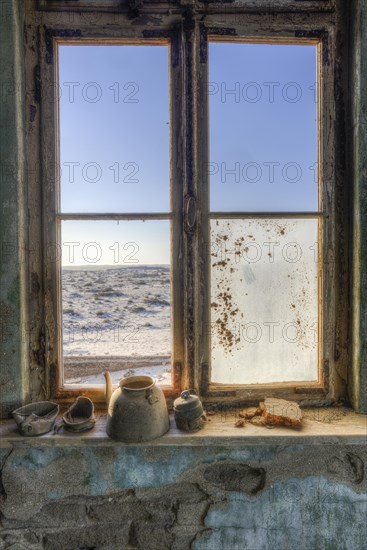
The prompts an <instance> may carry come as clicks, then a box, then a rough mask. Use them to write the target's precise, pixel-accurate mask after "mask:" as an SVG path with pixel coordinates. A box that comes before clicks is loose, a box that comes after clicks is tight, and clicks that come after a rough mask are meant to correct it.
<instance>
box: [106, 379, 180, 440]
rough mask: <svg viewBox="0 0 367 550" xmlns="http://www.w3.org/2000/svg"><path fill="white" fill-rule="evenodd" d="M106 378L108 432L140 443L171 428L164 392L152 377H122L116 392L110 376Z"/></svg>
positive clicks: (114, 436)
mask: <svg viewBox="0 0 367 550" xmlns="http://www.w3.org/2000/svg"><path fill="white" fill-rule="evenodd" d="M104 377H105V380H106V402H107V404H108V414H107V427H106V431H107V435H108V436H109V437H111V438H112V439H116V440H118V441H124V442H125V443H140V442H141V441H149V440H151V439H155V438H157V437H160V436H161V435H163V434H164V433H166V432H167V431H168V429H169V416H168V410H167V405H166V400H165V397H164V394H163V392H162V390H161V389H160V388H158V386H157V385H156V383H155V380H154V378H152V377H151V376H128V377H127V378H122V379H121V380H120V382H119V386H118V388H117V389H115V390H114V391H113V387H112V380H111V376H110V374H109V373H108V372H105V373H104Z"/></svg>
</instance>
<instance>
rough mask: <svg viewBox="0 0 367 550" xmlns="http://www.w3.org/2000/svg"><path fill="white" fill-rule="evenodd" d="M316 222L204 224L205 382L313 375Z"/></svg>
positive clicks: (293, 378)
mask: <svg viewBox="0 0 367 550" xmlns="http://www.w3.org/2000/svg"><path fill="white" fill-rule="evenodd" d="M317 235H318V220H316V219H292V220H289V219H288V220H286V219H256V220H255V219H250V220H248V219H246V220H244V219H242V220H239V219H233V220H223V219H221V220H212V222H211V325H210V329H211V381H212V382H216V383H222V384H261V383H268V382H286V381H311V380H317V378H318V335H317V334H318V333H317V327H318V262H317V252H318V247H317V240H318V236H317Z"/></svg>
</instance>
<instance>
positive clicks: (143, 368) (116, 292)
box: [61, 221, 171, 385]
mask: <svg viewBox="0 0 367 550" xmlns="http://www.w3.org/2000/svg"><path fill="white" fill-rule="evenodd" d="M61 242H62V306H63V356H64V373H65V380H66V382H68V383H86V384H90V385H95V384H99V383H103V380H104V379H103V376H102V372H103V371H104V370H106V369H108V370H111V371H113V372H114V376H115V379H116V380H117V379H118V378H122V377H123V376H126V375H129V374H150V375H151V376H153V377H154V378H156V379H157V381H158V382H159V383H162V384H165V385H170V384H171V307H170V303H171V284H170V265H169V262H170V260H169V250H170V222H168V221H145V222H143V221H123V222H121V221H120V222H119V223H117V222H115V221H65V222H63V224H62V235H61ZM108 359H109V360H111V359H113V360H114V363H113V365H112V366H111V363H109V362H107V361H106V360H108Z"/></svg>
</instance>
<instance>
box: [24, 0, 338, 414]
mask: <svg viewBox="0 0 367 550" xmlns="http://www.w3.org/2000/svg"><path fill="white" fill-rule="evenodd" d="M97 4H98V3H97ZM145 4H146V6H145V5H143V7H141V8H136V9H135V10H131V8H129V7H126V9H121V6H120V2H117V1H115V0H111V1H110V2H108V5H107V3H101V2H100V3H99V6H98V5H96V3H95V2H93V7H91V5H88V0H83V1H82V2H66V1H62V0H53V1H46V0H42V1H40V2H39V11H37V10H35V11H30V12H29V13H28V14H27V19H28V20H27V21H26V23H28V25H29V28H30V31H28V32H30V34H32V36H33V39H32V40H30V41H29V42H28V47H27V49H26V61H27V81H28V82H29V83H31V82H32V83H34V101H35V102H36V103H38V105H39V111H40V113H39V114H37V115H36V116H35V119H36V120H35V121H34V124H33V126H32V134H29V159H30V165H34V159H37V158H38V159H40V161H41V165H42V168H41V169H40V167H39V166H38V165H36V168H35V170H34V174H32V178H33V185H30V204H34V205H35V211H34V212H31V221H30V235H31V236H33V238H34V239H35V240H36V242H39V243H46V242H47V241H50V240H51V242H52V241H53V242H58V241H57V237H58V235H57V229H56V226H55V225H53V222H52V221H51V223H50V219H51V220H52V217H53V216H54V217H55V213H56V212H55V209H53V208H52V202H53V201H54V192H53V190H52V182H50V181H49V180H47V177H46V174H47V166H50V164H51V165H52V163H50V158H51V159H52V154H51V157H50V156H49V154H48V151H49V144H50V143H54V144H56V133H55V127H56V126H55V125H54V124H52V120H53V118H52V117H53V115H52V110H53V106H51V108H50V105H48V106H47V105H46V104H45V101H44V97H45V95H44V90H45V89H46V88H47V86H50V84H52V82H55V78H56V73H55V64H54V51H55V43H56V42H57V41H58V40H65V39H66V38H67V39H74V40H79V37H80V38H82V39H83V40H88V39H89V40H101V41H103V40H107V41H109V40H112V41H114V40H115V41H120V42H121V41H122V40H127V41H134V40H147V39H155V40H158V39H168V40H171V41H174V42H175V44H176V46H177V49H176V55H177V57H176V58H175V68H172V63H171V71H173V72H176V76H175V78H173V79H172V82H173V81H174V82H175V84H174V87H173V89H172V97H175V101H172V103H171V116H172V121H173V127H174V130H173V135H172V140H173V141H174V142H175V143H176V144H177V147H176V148H173V149H174V151H172V154H173V155H174V156H173V158H172V165H173V166H174V167H175V174H173V177H174V178H177V180H176V181H180V185H181V193H178V195H179V196H178V199H177V203H176V205H175V208H177V212H179V214H178V215H177V218H176V220H177V224H180V230H179V231H181V233H180V234H181V235H182V242H181V241H180V243H179V246H178V247H177V248H176V247H172V250H173V251H174V256H175V260H174V261H175V262H177V265H178V259H179V256H180V253H181V252H182V254H183V257H184V266H183V269H182V270H178V272H177V275H178V276H180V283H179V284H180V288H181V289H183V292H184V296H185V299H184V304H183V308H182V309H180V311H179V312H178V310H176V311H177V314H175V319H174V323H175V325H176V326H177V330H180V331H181V334H185V342H182V341H181V342H178V341H177V340H176V342H175V343H174V364H173V380H174V384H173V387H172V389H171V390H168V391H166V395H167V398H168V399H169V400H171V399H172V398H173V396H174V395H177V392H178V391H179V389H180V388H182V387H195V388H200V390H201V393H202V395H203V397H204V398H205V400H206V401H207V402H213V403H216V402H218V400H220V401H221V403H222V405H223V404H225V403H228V404H235V403H236V402H244V401H247V402H253V401H256V400H257V399H259V398H261V397H263V396H264V393H265V392H266V391H268V390H270V391H272V393H273V394H277V395H280V396H285V397H292V398H295V399H297V400H301V401H308V402H318V403H320V402H326V403H327V402H329V401H332V400H333V399H338V398H340V397H343V396H344V395H345V387H344V386H345V380H346V372H345V371H346V368H347V361H348V345H347V331H348V318H346V316H345V314H344V312H345V311H346V304H347V300H348V296H346V294H345V291H343V289H344V288H345V287H346V282H347V276H348V271H347V269H346V267H345V266H346V262H347V249H346V246H345V243H346V240H347V229H346V228H347V213H346V210H345V209H344V208H343V207H342V203H343V198H344V199H345V196H346V190H345V185H344V183H343V180H342V174H341V175H340V176H339V175H338V169H341V168H342V169H343V170H344V167H345V158H344V156H343V155H341V153H343V139H344V138H343V135H344V134H343V132H344V128H343V127H342V124H340V123H337V122H336V121H335V119H337V116H338V113H339V114H340V112H341V110H342V109H343V96H342V83H341V81H340V79H339V78H337V77H338V74H339V72H340V63H341V61H340V60H339V61H338V58H337V55H336V52H337V51H339V53H340V44H338V43H337V40H336V36H337V32H338V25H340V21H339V19H338V17H339V16H338V12H337V9H336V6H335V4H334V2H333V1H330V2H320V4H322V8H323V9H317V7H316V4H319V2H311V1H308V2H307V1H306V2H302V3H300V2H297V1H284V2H278V3H274V2H273V3H271V2H270V3H269V2H266V1H262V0H261V1H260V2H257V3H256V6H255V4H254V3H253V2H250V1H246V0H243V1H242V2H239V3H235V4H234V5H231V6H230V5H219V4H215V3H212V2H203V3H200V2H195V3H194V5H190V7H187V6H186V5H181V4H178V3H177V2H171V3H170V10H167V6H168V3H156V2H154V3H153V2H152V3H150V2H146V3H145ZM89 9H92V10H93V11H94V12H95V13H98V14H99V22H98V24H97V25H96V24H95V22H94V23H91V22H90V21H88V18H86V17H83V12H84V10H85V12H86V13H87V12H88V10H89ZM53 10H54V11H53ZM55 12H56V13H57V18H55ZM70 14H72V16H73V17H72V18H71V17H70ZM154 16H155V20H154V23H153V24H151V21H150V18H151V17H154ZM140 17H141V23H140V22H139V19H140ZM55 19H56V20H57V23H55ZM131 19H133V20H134V24H133V25H132V23H131ZM70 20H72V25H71V24H70ZM145 20H148V22H149V24H147V23H145ZM217 35H219V36H223V35H224V36H225V35H228V36H232V37H234V36H237V37H241V39H242V40H244V41H245V40H253V41H257V40H261V39H264V38H266V39H267V40H268V39H271V40H272V39H274V40H275V41H276V40H289V41H294V40H295V39H302V40H308V39H309V40H318V41H319V42H320V49H321V57H322V63H321V64H320V66H322V67H323V76H322V80H321V82H322V96H323V106H325V107H326V111H323V117H322V118H323V124H322V127H321V128H322V131H321V139H320V142H321V150H322V154H321V155H320V157H319V158H320V165H321V166H322V167H323V172H324V174H326V173H327V174H330V176H328V177H327V178H326V181H325V182H324V183H325V187H324V190H325V193H324V199H325V198H326V204H325V202H324V204H325V212H326V213H327V214H326V215H327V218H326V223H325V224H324V228H325V231H324V235H323V238H324V242H325V243H327V246H328V250H330V251H332V252H334V253H337V256H334V254H333V256H334V258H333V261H332V262H328V263H327V265H325V266H324V268H325V277H324V280H325V281H327V284H326V287H325V289H324V296H325V301H324V311H325V313H324V318H325V320H327V321H328V322H327V324H326V327H327V330H325V340H326V346H325V351H326V350H327V354H325V356H326V357H325V362H324V376H323V380H322V384H321V385H320V386H318V387H316V386H314V387H308V388H305V387H302V385H300V384H297V387H294V384H293V385H287V384H284V385H282V386H283V387H276V386H275V385H272V386H271V387H266V386H261V388H257V389H254V388H249V387H242V388H235V389H234V388H233V387H232V388H220V389H218V388H212V387H210V386H208V382H207V381H208V377H207V364H208V363H207V360H206V359H207V357H206V356H205V353H204V354H203V350H208V346H207V338H208V334H207V330H206V329H207V327H206V324H205V322H203V313H204V319H207V304H208V299H207V294H206V293H207V285H206V283H207V280H208V279H207V269H208V265H207V261H206V259H205V258H206V255H205V253H203V250H205V247H206V246H207V244H206V243H207V242H208V234H207V227H208V224H207V213H206V212H205V208H201V207H200V205H201V204H205V200H206V198H205V195H206V191H207V188H208V182H207V164H206V162H207V155H208V151H207V143H208V128H207V94H206V79H207V63H206V55H207V54H206V52H207V48H206V41H207V38H208V36H209V37H210V36H217ZM129 43H131V42H129ZM171 43H173V42H171ZM334 77H335V78H334ZM181 91H183V94H182V95H183V97H184V98H188V99H189V100H188V101H186V102H185V101H182V102H181V101H180V98H181V93H180V92H181ZM335 92H336V93H335ZM41 98H42V100H41ZM53 112H55V111H54V110H53ZM32 116H33V115H32V113H31V117H32ZM175 121H176V122H177V124H176V125H175ZM32 122H33V121H32ZM38 139H39V141H38ZM46 151H47V154H46V153H45V155H44V154H43V152H46ZM56 151H57V147H55V153H54V154H55V155H56V154H57V153H56ZM175 155H176V156H175ZM32 160H33V162H32ZM53 160H55V163H54V166H57V158H56V157H54V159H53ZM177 167H178V169H177ZM55 179H56V175H55ZM324 180H325V178H324ZM50 183H51V185H50ZM41 197H43V198H42V203H43V204H44V205H48V207H47V208H46V211H45V212H44V215H43V219H42V220H40V219H39V217H38V215H37V214H38V207H37V205H38V204H40V202H41ZM336 222H338V223H339V224H340V223H341V227H342V230H341V231H340V230H338V229H337V223H336ZM198 235H200V237H198ZM41 249H42V246H41ZM337 251H341V252H337ZM44 260H46V261H44ZM34 267H35V271H37V270H38V273H39V277H40V280H43V288H44V293H43V295H44V298H42V297H41V296H39V297H38V299H35V298H32V299H31V301H30V311H31V316H32V319H31V326H32V327H33V328H34V330H33V331H32V334H31V340H32V342H31V346H32V349H33V356H32V359H33V363H34V365H37V373H36V372H35V371H34V374H35V375H36V376H34V377H33V378H34V379H35V380H37V379H39V380H40V381H41V383H39V382H38V381H37V382H36V383H35V386H36V387H37V389H38V391H39V392H40V391H41V389H42V388H43V390H44V391H45V393H47V394H49V395H50V394H51V395H52V397H54V398H56V399H59V400H61V401H64V402H68V401H70V400H72V399H74V398H75V395H77V394H78V393H83V394H84V395H89V396H90V397H92V398H93V399H94V400H95V402H96V403H103V401H104V399H103V389H102V388H94V389H86V388H80V390H70V389H68V388H65V389H63V390H61V391H60V389H59V381H60V378H59V376H60V375H59V367H58V352H57V349H56V346H55V345H54V341H55V330H56V331H57V330H58V329H57V326H56V324H57V323H56V322H55V319H57V314H55V296H57V295H58V292H59V289H58V285H59V281H58V279H57V277H56V276H55V264H54V265H50V262H49V263H47V257H46V258H43V257H42V253H41V262H40V263H38V265H37V266H34ZM179 273H182V275H179ZM338 291H339V303H337V299H336V297H337V296H338ZM205 312H206V313H205ZM330 312H331V313H330ZM40 358H41V360H40ZM40 364H41V368H40ZM36 387H34V392H33V393H34V395H37V389H36ZM43 390H42V391H43Z"/></svg>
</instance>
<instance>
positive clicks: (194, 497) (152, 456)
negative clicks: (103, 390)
mask: <svg viewBox="0 0 367 550" xmlns="http://www.w3.org/2000/svg"><path fill="white" fill-rule="evenodd" d="M1 452H2V455H0V456H1V460H2V485H0V488H1V526H2V529H1V531H2V532H1V535H0V547H1V548H14V549H15V548H16V549H17V550H18V549H21V548H26V549H32V550H33V549H34V550H38V549H43V548H47V549H55V550H56V549H70V550H71V549H77V548H80V549H81V548H98V549H111V550H112V549H117V548H121V549H122V548H126V549H130V548H131V549H133V548H150V549H152V550H153V549H156V550H164V549H167V550H168V549H176V550H184V549H186V548H187V549H189V548H191V549H195V550H199V549H200V550H201V549H206V550H217V549H218V550H221V549H225V550H235V549H238V550H245V549H248V550H255V549H256V550H261V549H268V548H272V549H295V548H300V549H302V550H308V549H309V550H315V549H318V550H321V549H325V550H326V549H329V550H339V549H340V550H342V549H345V550H346V549H348V550H349V549H351V548H353V550H358V549H360V550H362V549H363V548H366V547H367V526H366V517H367V491H366V478H365V471H364V465H365V462H366V456H367V449H366V446H365V445H349V446H341V445H338V446H335V445H327V444H326V445H311V446H308V447H306V446H304V445H290V446H277V445H249V446H244V447H240V448H238V447H237V448H229V447H225V446H223V447H220V446H218V447H214V448H213V447H212V448H209V447H207V448H205V447H202V446H198V447H189V446H166V447H165V446H145V447H144V446H121V445H115V444H114V443H111V444H107V445H105V446H101V447H99V446H98V447H97V446H86V447H75V448H72V447H71V448H58V447H44V446H37V445H35V446H32V447H26V446H22V445H21V446H15V447H14V448H13V449H11V450H10V451H9V449H2V450H1ZM61 479H62V483H60V481H61Z"/></svg>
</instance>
